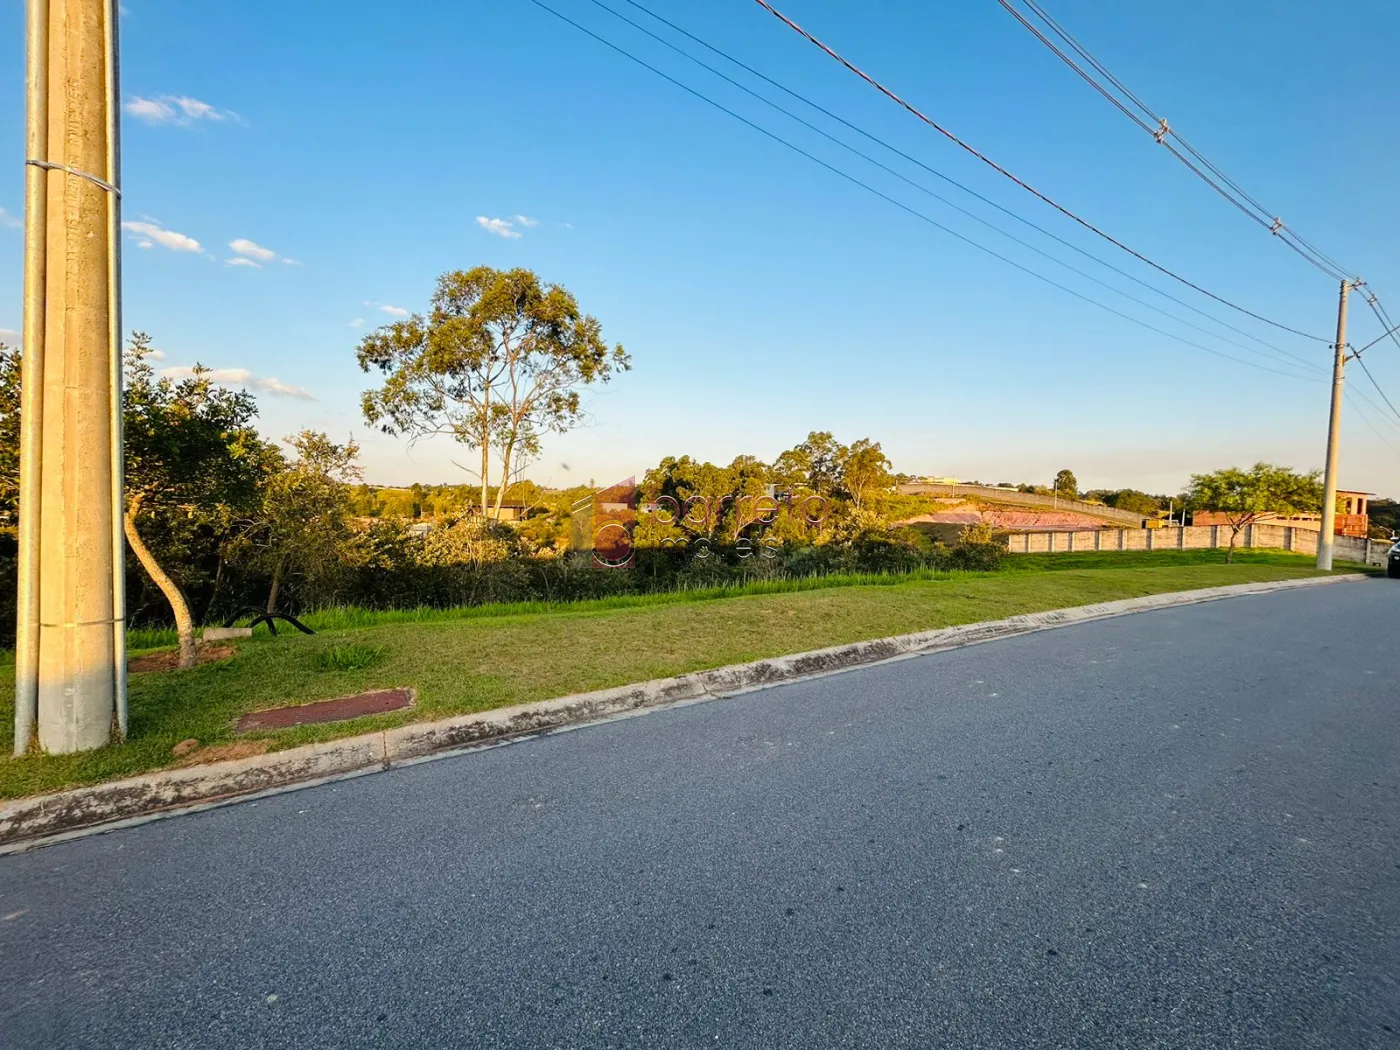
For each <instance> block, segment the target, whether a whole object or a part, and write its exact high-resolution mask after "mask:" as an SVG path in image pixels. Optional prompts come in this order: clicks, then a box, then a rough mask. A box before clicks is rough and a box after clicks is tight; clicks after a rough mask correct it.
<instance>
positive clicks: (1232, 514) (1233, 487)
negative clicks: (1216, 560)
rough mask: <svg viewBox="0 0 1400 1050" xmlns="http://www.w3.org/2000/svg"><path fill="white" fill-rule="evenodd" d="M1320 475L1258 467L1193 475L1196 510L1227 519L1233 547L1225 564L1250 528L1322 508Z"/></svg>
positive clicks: (1266, 465) (1267, 465)
mask: <svg viewBox="0 0 1400 1050" xmlns="http://www.w3.org/2000/svg"><path fill="white" fill-rule="evenodd" d="M1319 477H1320V472H1319V471H1316V470H1314V471H1312V472H1310V473H1307V474H1299V473H1297V472H1295V471H1292V470H1290V469H1288V468H1287V467H1280V466H1275V465H1273V464H1271V463H1256V464H1254V466H1253V467H1251V468H1250V469H1249V470H1240V469H1239V468H1237V467H1228V468H1226V469H1225V470H1217V471H1216V472H1215V473H1213V474H1193V475H1191V488H1190V489H1189V491H1188V492H1187V499H1188V500H1189V502H1190V504H1191V506H1192V508H1193V509H1200V510H1213V511H1217V512H1219V513H1221V514H1223V515H1225V520H1226V521H1227V522H1228V523H1229V525H1230V546H1229V548H1228V549H1227V550H1226V552H1225V561H1226V562H1227V563H1228V562H1231V561H1233V560H1234V556H1235V542H1236V540H1237V539H1238V538H1239V534H1240V533H1241V532H1243V531H1244V530H1245V528H1246V527H1248V526H1250V525H1253V524H1254V523H1255V522H1257V521H1259V519H1260V518H1264V517H1270V516H1273V515H1275V514H1284V515H1286V514H1306V513H1312V512H1316V511H1318V510H1320V509H1321V507H1322V485H1321V484H1320V482H1319V480H1318V478H1319Z"/></svg>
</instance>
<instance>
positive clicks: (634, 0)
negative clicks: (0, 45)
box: [590, 0, 1321, 369]
mask: <svg viewBox="0 0 1400 1050" xmlns="http://www.w3.org/2000/svg"><path fill="white" fill-rule="evenodd" d="M590 2H591V3H593V4H595V5H596V6H598V7H600V8H602V9H603V10H604V11H607V12H608V13H609V14H611V15H612V16H613V17H615V18H618V19H620V20H621V21H623V22H625V23H627V24H628V25H630V26H632V27H633V28H634V29H637V30H638V31H639V32H642V33H645V34H646V35H647V36H649V37H651V38H652V39H653V40H656V41H658V42H659V43H661V44H663V45H664V46H666V47H668V48H670V49H671V50H672V51H675V52H676V53H677V54H679V55H681V56H683V57H685V58H687V59H689V60H690V61H691V62H694V63H695V64H697V65H699V66H700V67H701V68H703V69H707V70H709V71H710V72H711V73H713V74H714V75H715V76H718V77H720V78H721V79H723V80H724V81H726V82H727V83H729V84H732V85H734V86H735V87H737V88H739V89H740V90H742V91H744V92H746V93H748V94H749V95H752V96H753V97H754V98H756V99H758V100H759V101H761V102H763V103H764V104H765V105H768V106H771V107H772V108H774V109H776V110H777V111H778V112H779V113H782V114H784V115H785V116H788V117H790V118H791V119H793V120H796V121H797V122H798V123H800V124H802V125H803V126H804V127H807V128H810V129H811V130H813V131H815V132H817V134H819V135H822V136H823V137H824V138H827V139H829V140H831V141H832V142H834V143H836V144H837V145H838V146H841V147H842V148H843V149H846V150H849V151H851V152H852V153H855V154H856V155H857V156H859V157H862V158H863V159H865V160H867V161H869V162H870V163H871V164H874V165H875V166H877V167H879V168H881V169H882V170H884V171H887V172H889V173H890V174H892V175H894V176H895V177H896V178H899V179H901V180H903V181H904V182H907V183H909V185H911V186H913V187H915V188H916V189H918V190H920V191H921V192H923V193H926V194H928V195H929V196H931V197H933V198H934V199H935V200H938V201H941V202H943V203H944V204H946V205H948V206H949V207H950V208H953V209H954V210H956V211H958V212H961V213H962V214H963V215H966V216H968V217H969V218H971V219H973V220H974V221H976V222H980V223H982V224H983V225H984V226H988V227H990V228H991V229H993V230H996V231H997V232H998V233H1000V234H1002V235H1003V236H1005V237H1008V238H1009V239H1011V240H1013V241H1015V242H1016V243H1017V244H1021V245H1023V246H1025V247H1027V248H1029V249H1030V250H1031V251H1034V252H1036V253H1037V254H1040V255H1044V256H1045V257H1046V258H1047V259H1050V260H1052V261H1054V262H1056V263H1058V264H1059V265H1061V266H1064V267H1065V268H1066V269H1069V270H1071V271H1073V272H1074V273H1077V274H1079V275H1081V276H1083V277H1085V278H1086V279H1088V280H1091V281H1093V282H1094V283H1095V284H1099V285H1101V286H1102V287H1105V288H1108V289H1110V290H1111V291H1114V292H1116V293H1118V294H1119V295H1122V296H1124V297H1125V298H1128V299H1131V300H1132V301H1133V302H1136V303H1139V304H1141V305H1143V306H1146V307H1147V308H1148V309H1150V310H1155V311H1156V312H1158V313H1160V314H1162V315H1163V316H1165V317H1170V318H1171V319H1172V320H1174V321H1177V322H1179V323H1181V324H1184V325H1187V326H1188V327H1190V328H1194V329H1195V330H1196V331H1198V332H1206V333H1207V334H1210V335H1214V336H1215V337H1216V338H1218V339H1221V340H1223V341H1225V342H1227V343H1230V344H1231V345H1232V346H1237V347H1240V349H1242V350H1245V351H1247V352H1249V353H1258V351H1256V350H1253V349H1252V348H1250V347H1247V346H1244V345H1243V344H1242V343H1239V342H1237V341H1235V340H1233V339H1230V338H1228V337H1226V336H1222V335H1219V334H1218V333H1215V332H1208V331H1207V330H1206V329H1204V328H1201V327H1200V326H1198V325H1196V324H1193V323H1192V322H1190V321H1186V320H1184V319H1182V318H1179V317H1176V316H1175V315H1173V314H1170V313H1168V312H1167V311H1165V310H1162V309H1160V308H1159V307H1156V306H1154V305H1152V304H1151V303H1148V302H1145V301H1144V300H1142V299H1139V298H1137V297H1135V296H1132V295H1129V294H1128V293H1127V292H1124V291H1122V290H1121V289H1119V288H1116V287H1114V286H1113V285H1111V284H1107V283H1106V282H1103V281H1100V280H1098V279H1097V278H1095V277H1091V276H1090V275H1089V274H1086V273H1084V271H1082V270H1078V269H1076V268H1075V267H1073V266H1070V265H1069V264H1068V263H1066V262H1064V261H1063V260H1061V259H1058V258H1056V257H1055V256H1053V255H1050V254H1048V253H1046V252H1044V251H1042V250H1041V249H1039V248H1036V247H1035V246H1033V245H1030V244H1027V242H1025V241H1023V240H1020V239H1019V238H1017V237H1014V236H1012V235H1011V234H1009V233H1007V232H1006V231H1005V230H1003V229H1002V228H1001V227H998V226H995V225H993V224H992V223H989V222H988V221H987V220H986V219H983V218H982V217H981V216H978V215H976V214H974V213H973V212H970V211H967V210H965V209H963V208H960V207H959V206H958V205H956V204H954V203H953V202H952V201H950V200H948V199H947V198H946V197H943V196H940V195H939V194H937V193H934V192H933V191H932V190H930V189H928V188H927V187H926V186H924V185H922V184H921V183H917V182H914V181H913V180H911V179H910V178H908V177H907V176H906V175H904V174H903V173H901V172H899V171H896V170H895V169H893V168H890V167H888V166H887V165H885V164H882V163H881V162H880V161H878V160H875V159H874V158H873V157H871V156H870V155H869V154H866V153H862V152H861V151H859V150H857V149H855V148H854V147H853V146H851V145H850V144H848V143H846V142H844V141H842V140H841V139H838V138H836V137H835V136H833V135H831V134H830V133H828V132H827V131H825V130H824V129H822V128H820V127H818V126H816V125H815V124H812V123H811V122H809V121H807V120H804V119H803V118H802V117H799V116H798V115H797V114H795V113H793V112H791V111H790V110H787V109H784V108H783V107H782V106H779V105H778V104H777V103H776V102H774V101H772V100H771V99H769V98H767V97H766V96H764V95H761V94H759V93H758V92H756V91H754V90H753V89H752V88H750V87H748V86H747V85H745V84H742V83H740V82H739V81H737V80H735V79H733V78H732V77H729V76H728V75H726V74H724V73H722V72H720V71H719V70H717V69H715V68H714V67H713V66H711V65H709V64H708V63H705V62H703V61H701V60H700V59H698V58H696V57H695V56H694V55H691V54H690V53H689V52H687V51H685V50H683V49H682V48H679V47H677V46H676V45H675V44H674V43H672V42H671V41H669V40H666V39H665V38H663V37H661V36H659V35H658V34H656V33H653V32H652V31H651V30H649V29H647V28H646V27H644V26H642V25H639V24H638V23H637V22H635V21H633V20H632V19H630V18H628V17H626V16H625V15H623V14H621V13H620V12H618V11H615V10H614V9H612V8H611V7H608V6H607V5H606V4H604V3H602V2H601V0H590ZM623 2H624V3H626V4H628V5H629V6H630V7H632V8H635V9H636V10H638V11H640V12H642V13H643V14H645V15H647V16H648V17H650V18H652V19H655V20H656V21H657V22H660V23H661V24H662V25H664V26H667V27H668V28H670V29H672V30H673V31H675V32H677V33H679V34H680V35H682V36H684V37H685V38H686V39H688V40H690V41H692V42H694V43H696V44H698V45H700V46H701V47H703V48H705V49H706V50H707V51H709V52H711V53H712V54H715V55H718V56H719V57H720V58H722V59H724V60H725V61H726V62H729V63H731V64H732V65H734V66H737V67H738V68H740V69H742V70H744V71H745V72H747V73H749V74H751V75H752V76H755V77H757V78H758V79H759V80H762V81H763V82H764V83H766V84H769V85H771V86H772V87H774V88H777V89H778V90H779V91H781V92H783V93H784V94H786V95H788V96H790V97H791V98H794V99H796V100H797V101H799V102H801V103H802V104H803V105H806V106H809V107H810V108H812V109H814V110H816V111H817V112H818V113H821V114H823V115H824V116H826V117H829V118H830V119H832V120H834V121H836V122H837V123H839V124H841V125H842V126H844V127H846V128H848V129H850V130H851V131H854V132H855V133H856V134H858V135H860V136H862V137H863V138H865V139H867V140H869V141H870V142H873V143H875V144H876V145H878V146H880V147H882V148H884V149H886V150H889V151H890V152H891V153H893V154H895V155H896V156H898V157H901V158H903V159H904V160H907V161H909V162H910V163H911V164H914V165H916V166H917V167H919V168H921V169H923V170H924V171H926V172H928V173H929V174H930V175H933V176H934V177H936V178H939V179H941V180H943V181H944V182H946V183H948V184H949V185H950V186H953V187H955V188H957V189H959V190H962V191H963V192H964V193H966V194H969V195H970V196H972V197H974V198H976V199H977V200H979V201H981V202H982V203H983V204H986V205H988V206H990V207H992V208H995V209H996V210H997V211H999V212H1001V213H1002V214H1004V215H1007V216H1010V217H1011V218H1013V219H1015V220H1016V221H1017V222H1020V223H1023V224H1025V225H1026V226H1029V227H1030V228H1031V229H1033V230H1035V231H1037V232H1038V233H1041V234H1043V235H1045V236H1046V237H1049V238H1050V239H1051V240H1053V241H1056V242H1057V243H1059V244H1061V245H1063V246H1064V247H1066V248H1069V249H1070V250H1071V251H1074V252H1077V253H1078V254H1080V255H1082V256H1084V258H1086V259H1089V260H1091V261H1092V262H1095V263H1098V264H1099V265H1100V266H1104V267H1106V268H1107V269H1109V270H1112V271H1113V272H1114V273H1116V274H1119V275H1120V276H1122V277H1125V278H1127V279H1128V280H1130V281H1133V282H1134V283H1135V284H1138V285H1141V286H1142V287H1143V288H1146V289H1147V290H1148V291H1151V292H1153V293H1155V294H1157V295H1160V296H1162V297H1163V298H1165V299H1169V300H1170V301H1172V302H1174V303H1176V304H1178V305H1179V306H1182V307H1185V308H1186V309H1187V310H1190V311H1192V312H1193V313H1195V314H1198V315H1200V316H1201V317H1204V318H1206V319H1207V320H1209V321H1212V322H1214V323H1215V324H1218V325H1220V326H1221V327H1223V328H1227V329H1229V330H1230V331H1232V332H1235V333H1237V334H1239V335H1242V336H1244V337H1245V338H1247V339H1252V340H1253V341H1254V342H1256V343H1258V344H1260V345H1261V346H1264V347H1267V348H1268V349H1270V350H1273V351H1274V352H1275V353H1277V354H1281V355H1283V356H1284V357H1288V358H1291V359H1292V360H1294V361H1296V362H1298V363H1299V364H1302V365H1304V366H1306V367H1308V368H1313V369H1318V368H1320V367H1321V366H1319V365H1318V364H1316V363H1314V362H1312V361H1308V360H1307V359H1306V358H1302V357H1299V356H1298V355H1297V354H1293V353H1290V352H1289V351H1287V350H1284V349H1283V348H1282V347H1279V346H1275V345H1274V344H1273V343H1270V342H1268V341H1267V340H1264V339H1261V338H1259V337H1258V336H1257V335H1255V334H1253V333H1252V332H1248V331H1246V330H1245V329H1243V328H1239V327H1237V326H1235V325H1232V324H1230V323H1229V322H1228V321H1222V320H1221V319H1220V318H1218V317H1216V316H1214V315H1213V314H1209V313H1207V312H1206V311H1204V310H1202V309H1200V308H1199V307H1197V306H1194V305H1193V304H1191V303H1189V302H1187V301H1186V300H1185V299H1182V298H1180V297H1178V296H1175V295H1172V294H1171V293H1170V292H1166V291H1163V290H1162V289H1160V288H1158V287H1156V286H1155V285H1153V284H1149V283H1148V282H1147V281H1144V280H1143V279H1142V278H1140V277H1138V276H1137V275H1135V274H1133V273H1130V272H1129V271H1127V270H1125V269H1123V268H1122V267H1119V266H1115V265H1114V264H1113V263H1111V262H1108V261H1107V260H1106V259H1103V258H1101V257H1100V256H1097V255H1094V254H1093V253H1092V252H1089V251H1086V250H1085V249H1083V248H1081V247H1079V245H1077V244H1074V243H1073V242H1072V241H1068V240H1066V239H1065V238H1063V237H1060V236H1059V235H1058V234H1055V233H1053V232H1052V231H1050V230H1048V229H1046V228H1045V227H1043V226H1040V225H1039V224H1037V223H1035V222H1034V221H1032V220H1030V219H1027V218H1026V217H1025V216H1023V215H1019V214H1017V213H1016V212H1014V211H1012V210H1011V209H1009V208H1006V207H1004V206H1002V205H1001V204H998V203H997V202H996V201H994V200H991V199H989V198H987V197H984V196H983V195H982V194H980V193H978V192H977V191H976V190H974V189H972V188H971V187H969V186H965V185H963V184H962V183H960V182H958V181H957V180H956V179H953V178H951V177H949V176H948V175H945V174H944V173H943V172H941V171H938V170H937V169H935V168H932V167H930V166H929V165H928V164H926V163H924V162H923V161H922V160H919V159H918V158H917V157H914V156H911V155H910V154H908V153H906V152H904V151H903V150H901V149H899V148H898V147H897V146H893V145H891V144H890V143H888V142H886V141H885V140H884V139H881V138H879V137H878V136H876V135H873V134H871V133H870V132H869V131H867V130H865V129H864V128H862V127H860V126H859V125H856V124H853V123H852V122H851V121H849V120H847V119H845V118H844V117H842V116H840V115H839V114H837V113H833V112H832V111H831V110H829V109H827V108H825V107H824V106H822V105H820V104H818V103H816V102H813V101H812V100H811V99H809V98H807V97H806V96H805V95H802V94H801V93H799V92H797V91H794V90H793V89H792V88H789V87H787V86H786V85H785V84H782V83H780V82H778V81H776V80H774V79H773V78H772V77H770V76H768V75H767V74H765V73H763V72H762V71H761V70H758V69H755V68H754V67H753V66H750V65H748V64H747V63H745V62H742V61H740V60H739V59H737V58H735V57H734V56H733V55H730V54H728V53H727V52H725V51H723V50H721V49H720V48H717V47H715V46H714V45H713V44H711V43H709V42H708V41H706V40H703V39H702V38H700V37H698V36H696V35H695V34H694V33H692V32H690V31H689V30H687V29H685V28H684V27H682V26H679V25H677V24H676V23H675V22H672V21H670V20H669V19H667V18H664V17H662V16H661V15H659V14H657V13H656V12H655V11H652V10H651V9H650V8H648V7H645V6H644V5H642V4H641V3H639V2H638V0H623Z"/></svg>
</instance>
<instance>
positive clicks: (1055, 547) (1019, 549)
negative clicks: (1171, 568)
mask: <svg viewBox="0 0 1400 1050" xmlns="http://www.w3.org/2000/svg"><path fill="white" fill-rule="evenodd" d="M1317 543H1318V532H1317V530H1316V529H1304V528H1299V527H1297V526H1292V525H1249V526H1246V527H1245V528H1244V530H1243V531H1241V533H1240V535H1239V538H1238V539H1237V541H1236V543H1235V546H1236V547H1238V548H1247V547H1261V548H1271V549H1274V550H1286V551H1293V552H1295V553H1297V554H1316V553H1317ZM1229 545H1230V528H1229V526H1227V525H1189V526H1186V527H1184V528H1183V527H1175V528H1166V529H1097V530H1093V531H1080V532H1068V531H1066V532H1013V533H1011V534H1010V535H1008V537H1007V541H1006V547H1007V550H1008V551H1010V552H1011V553H1012V554H1050V553H1054V554H1064V553H1066V552H1069V551H1150V550H1158V551H1160V550H1206V549H1213V548H1224V547H1228V546H1229ZM1332 549H1333V551H1334V552H1335V557H1336V558H1338V559H1340V560H1343V561H1354V562H1362V563H1364V564H1368V565H1384V564H1385V562H1386V552H1387V551H1388V550H1389V549H1390V543H1389V542H1388V541H1386V540H1363V539H1357V538H1355V537H1352V536H1337V537H1335V538H1334V540H1333V546H1332Z"/></svg>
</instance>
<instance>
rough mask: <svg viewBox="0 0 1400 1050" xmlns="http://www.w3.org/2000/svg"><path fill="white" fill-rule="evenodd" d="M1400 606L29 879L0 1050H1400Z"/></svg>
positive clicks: (550, 746)
mask: <svg viewBox="0 0 1400 1050" xmlns="http://www.w3.org/2000/svg"><path fill="white" fill-rule="evenodd" d="M1397 614H1400V583H1394V582H1388V581H1376V582H1371V583H1365V584H1350V585H1344V586H1338V587H1326V588H1320V589H1314V590H1304V591H1295V592H1285V593H1279V594H1273V595H1266V596H1258V597H1249V598H1237V599H1232V600H1229V601H1221V602H1213V603H1209V604H1205V605H1200V606H1194V607H1188V608H1181V609H1174V610H1167V611H1161V612H1154V613H1147V614H1141V615H1137V616H1130V617H1124V618H1120V619H1115V620H1110V621H1104V622H1099V623H1092V624H1086V625H1082V626H1077V627H1069V628H1063V629H1059V630H1054V631H1048V632H1044V633H1041V634H1036V635H1031V636H1026V637H1022V638H1016V639H1012V640H1008V641H1003V642H997V643H992V644H987V645H981V646H976V647H973V648H969V649H963V650H960V651H956V652H949V653H943V654H939V655H934V656H927V657H921V658H919V659H914V660H906V661H903V662H899V663H894V664H887V665H883V666H879V667H874V668H868V669H865V670H861V671H856V672H851V673H847V674H843V675H837V676H834V677H830V678H826V679H821V680H818V681H813V682H807V683H799V684H794V685H789V686H784V687H781V688H776V689H772V690H768V691H765V692H761V693H755V694H750V695H748V696H744V697H740V698H735V699H731V700H725V701H717V702H711V703H705V704H699V705H695V706H690V707H685V708H679V709H671V710H668V711H662V712H657V713H653V714H650V715H647V716H645V717H640V718H633V719H628V720H625V721H620V722H614V723H610V724H606V725H601V726H594V727H589V728H586V729H583V730H580V731H577V732H570V733H561V734H557V735H553V736H549V737H545V738H541V739H536V740H532V741H525V742H521V743H517V744H514V745H510V746H506V747H501V748H497V749H494V750H490V751H484V752H478V753H475V754H471V755H467V756H463V757H457V758H452V759H446V760H442V761H437V762H431V763H425V764H422V765H418V766H414V767H409V768H404V769H400V770H396V771H393V772H389V773H385V774H380V775H376V776H370V777H365V778H362V779H358V780H353V781H345V782H342V783H339V784H336V785H328V786H324V787H320V788H315V789H310V790H306V791H300V792H293V793H289V794H285V795H280V796H277V797H273V798H269V799H264V800H262V801H260V802H257V803H255V804H254V803H243V804H239V805H234V806H229V807H225V808H222V809H217V810H212V811H208V812H205V813H199V814H193V815H187V816H181V817H178V818H175V819H170V820H164V821H160V822H157V823H153V824H148V825H145V826H142V827H138V828H132V829H128V830H125V831H120V832H115V833H112V834H107V835H101V836H96V837H90V838H86V839H82V840H78V841H74V842H69V843H66V844H62V845H57V846H53V847H50V848H46V849H42V850H38V851H35V852H32V853H28V854H22V855H18V856H12V857H5V858H0V1046H4V1047H6V1048H8V1047H25V1048H27V1047H64V1048H78V1047H103V1048H122V1047H132V1048H141V1050H156V1048H163V1047H218V1048H220V1050H227V1048H240V1047H279V1048H281V1047H317V1048H322V1047H326V1048H329V1047H351V1046H368V1047H415V1048H418V1047H500V1048H507V1047H509V1048H512V1050H516V1048H536V1047H539V1048H545V1047H550V1048H555V1047H558V1048H583V1047H640V1046H648V1047H702V1046H704V1047H711V1046H713V1047H755V1048H764V1050H772V1048H786V1047H791V1048H794V1050H797V1048H800V1050H821V1048H828V1047H879V1048H887V1047H918V1048H921V1050H922V1048H932V1047H949V1048H957V1050H974V1048H980V1047H1057V1048H1059V1047H1131V1048H1135V1050H1136V1048H1144V1047H1170V1048H1173V1050H1182V1048H1191V1047H1203V1048H1204V1047H1209V1048H1212V1050H1215V1048H1224V1047H1229V1048H1253V1047H1258V1048H1261V1050H1262V1048H1268V1050H1284V1048H1291V1047H1327V1048H1329V1050H1360V1048H1368V1047H1392V1046H1400V849H1397V846H1400V834H1397V832H1398V831H1400V645H1397V639H1400V615H1397Z"/></svg>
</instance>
